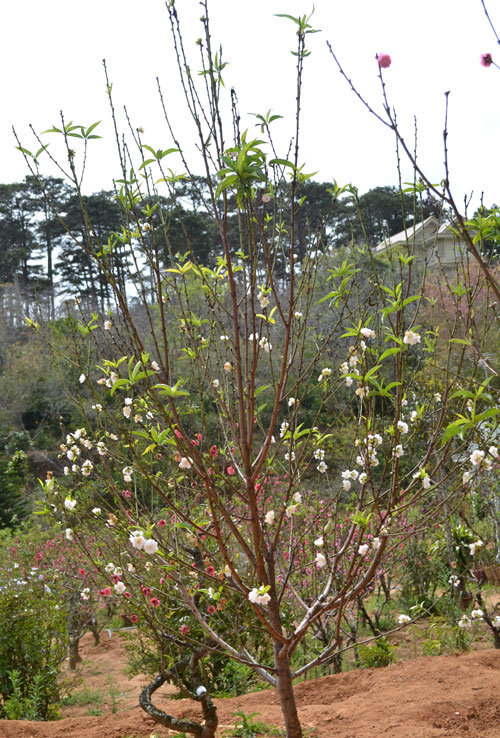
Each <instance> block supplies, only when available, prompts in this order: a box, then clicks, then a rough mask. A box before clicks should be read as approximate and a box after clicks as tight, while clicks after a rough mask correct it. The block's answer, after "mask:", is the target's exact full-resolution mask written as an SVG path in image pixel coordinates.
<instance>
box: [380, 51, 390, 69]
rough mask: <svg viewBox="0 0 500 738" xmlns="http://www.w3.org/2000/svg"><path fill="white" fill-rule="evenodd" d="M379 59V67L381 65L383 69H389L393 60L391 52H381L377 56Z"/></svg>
mask: <svg viewBox="0 0 500 738" xmlns="http://www.w3.org/2000/svg"><path fill="white" fill-rule="evenodd" d="M377 61H378V65H379V67H381V68H382V69H387V67H390V66H391V61H392V60H391V57H390V56H389V54H379V55H378V56H377Z"/></svg>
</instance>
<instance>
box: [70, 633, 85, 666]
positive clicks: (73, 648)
mask: <svg viewBox="0 0 500 738" xmlns="http://www.w3.org/2000/svg"><path fill="white" fill-rule="evenodd" d="M79 644H80V639H79V638H70V641H69V668H70V669H71V671H74V670H75V669H76V665H77V664H78V663H79V662H80V661H81V660H82V657H81V656H80V654H79V652H78V646H79Z"/></svg>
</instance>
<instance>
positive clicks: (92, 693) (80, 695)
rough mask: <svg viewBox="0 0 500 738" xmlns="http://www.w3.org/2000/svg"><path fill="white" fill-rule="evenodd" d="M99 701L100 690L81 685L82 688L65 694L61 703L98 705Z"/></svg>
mask: <svg viewBox="0 0 500 738" xmlns="http://www.w3.org/2000/svg"><path fill="white" fill-rule="evenodd" d="M101 702H102V694H101V690H99V689H91V688H90V687H82V689H79V690H77V691H76V692H73V693H72V694H68V695H66V697H64V698H63V700H62V704H63V705H90V704H95V705H100V704H101Z"/></svg>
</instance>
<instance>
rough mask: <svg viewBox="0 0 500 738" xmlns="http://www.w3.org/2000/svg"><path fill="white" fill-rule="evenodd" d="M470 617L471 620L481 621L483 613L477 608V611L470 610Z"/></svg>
mask: <svg viewBox="0 0 500 738" xmlns="http://www.w3.org/2000/svg"><path fill="white" fill-rule="evenodd" d="M470 616H471V618H472V620H482V618H483V617H484V612H483V611H482V610H481V609H480V608H479V607H478V608H477V610H472V612H471V614H470Z"/></svg>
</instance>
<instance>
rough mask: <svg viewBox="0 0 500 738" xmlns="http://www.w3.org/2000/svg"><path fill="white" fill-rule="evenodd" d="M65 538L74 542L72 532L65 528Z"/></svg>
mask: <svg viewBox="0 0 500 738" xmlns="http://www.w3.org/2000/svg"><path fill="white" fill-rule="evenodd" d="M66 538H67V539H68V541H73V540H74V538H73V531H72V530H71V528H66Z"/></svg>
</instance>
